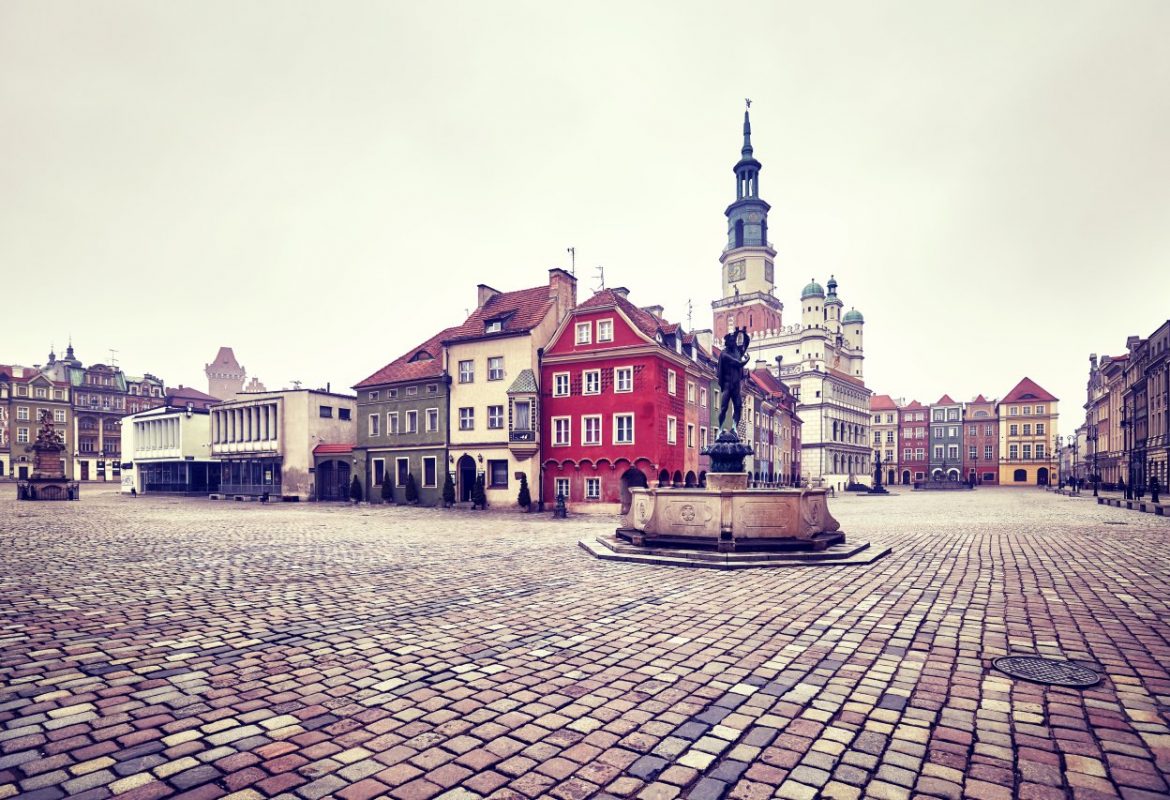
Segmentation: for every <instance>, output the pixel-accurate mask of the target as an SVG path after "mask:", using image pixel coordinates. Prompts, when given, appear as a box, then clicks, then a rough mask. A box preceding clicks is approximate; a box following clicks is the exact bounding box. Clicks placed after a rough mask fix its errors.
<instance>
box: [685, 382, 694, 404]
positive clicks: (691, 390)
mask: <svg viewBox="0 0 1170 800" xmlns="http://www.w3.org/2000/svg"><path fill="white" fill-rule="evenodd" d="M687 402H688V403H694V402H695V384H694V381H687Z"/></svg>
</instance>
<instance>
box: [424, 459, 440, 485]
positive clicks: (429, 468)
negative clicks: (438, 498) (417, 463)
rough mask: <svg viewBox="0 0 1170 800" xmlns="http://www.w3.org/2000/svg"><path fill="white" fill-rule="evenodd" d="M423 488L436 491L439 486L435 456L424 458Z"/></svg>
mask: <svg viewBox="0 0 1170 800" xmlns="http://www.w3.org/2000/svg"><path fill="white" fill-rule="evenodd" d="M422 466H423V483H422V485H423V488H424V489H434V488H435V487H436V486H438V485H439V469H438V463H437V462H436V460H435V457H434V456H423V460H422Z"/></svg>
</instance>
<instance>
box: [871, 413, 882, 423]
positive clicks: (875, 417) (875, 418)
mask: <svg viewBox="0 0 1170 800" xmlns="http://www.w3.org/2000/svg"><path fill="white" fill-rule="evenodd" d="M873 421H874V422H877V423H880V422H881V421H882V415H881V414H874V415H873Z"/></svg>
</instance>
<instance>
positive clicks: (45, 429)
mask: <svg viewBox="0 0 1170 800" xmlns="http://www.w3.org/2000/svg"><path fill="white" fill-rule="evenodd" d="M36 443H37V444H39V445H42V446H49V447H58V448H59V447H60V445H61V434H59V433H57V431H55V430H53V414H52V412H51V411H49V410H48V409H42V410H41V429H40V430H39V431H37V441H36Z"/></svg>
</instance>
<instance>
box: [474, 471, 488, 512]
mask: <svg viewBox="0 0 1170 800" xmlns="http://www.w3.org/2000/svg"><path fill="white" fill-rule="evenodd" d="M476 506H479V507H480V508H487V492H486V491H484V486H483V475H482V474H480V475H477V476H476V478H475V489H474V490H472V492H471V507H472V508H475V507H476Z"/></svg>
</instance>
